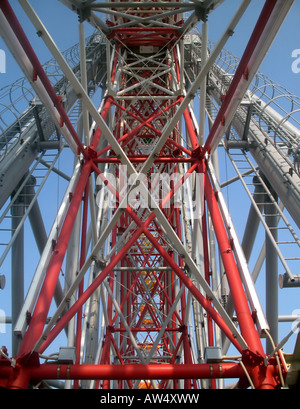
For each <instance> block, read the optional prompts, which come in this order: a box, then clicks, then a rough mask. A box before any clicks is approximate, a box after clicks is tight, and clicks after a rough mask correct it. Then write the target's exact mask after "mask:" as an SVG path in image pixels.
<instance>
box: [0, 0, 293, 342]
mask: <svg viewBox="0 0 300 409" xmlns="http://www.w3.org/2000/svg"><path fill="white" fill-rule="evenodd" d="M10 3H11V5H12V7H13V9H14V10H15V12H16V14H17V16H18V18H19V20H20V21H22V25H23V28H24V30H25V32H26V34H27V35H28V37H29V39H30V41H31V43H32V46H33V48H34V49H35V51H36V53H37V55H38V57H39V58H40V61H41V62H42V63H43V62H46V61H47V60H49V59H50V58H51V55H50V53H49V51H48V50H47V49H46V47H45V46H44V44H43V42H42V40H41V39H40V38H39V37H38V36H37V35H36V32H35V29H34V28H33V27H32V25H31V23H30V22H29V21H28V19H27V17H26V15H25V14H24V12H23V11H22V9H21V7H20V6H19V4H18V1H17V0H12V1H11V2H10ZM30 3H31V4H32V6H33V7H34V8H35V10H36V11H37V13H38V15H39V16H40V18H41V20H42V21H43V23H44V24H45V26H46V28H47V29H48V31H49V32H50V34H51V35H52V36H53V38H54V40H55V41H56V43H57V44H58V46H59V48H60V49H61V50H65V49H66V48H68V47H70V46H72V45H73V44H75V43H77V42H78V18H77V16H76V15H75V13H73V12H71V11H70V10H69V9H67V8H66V7H65V6H63V5H62V4H61V3H60V2H59V1H57V0H48V1H41V0H32V1H31V2H30ZM240 3H241V1H240V0H231V1H229V0H227V1H225V2H224V3H223V4H222V5H221V6H220V7H219V8H218V9H217V10H215V11H214V12H213V13H212V14H211V15H210V17H209V20H208V23H209V38H210V39H211V40H212V41H218V39H219V38H220V36H221V34H222V33H223V32H224V29H225V28H226V26H227V24H228V22H229V21H230V19H231V17H232V15H233V12H234V10H236V9H237V7H238V5H239V4H240ZM263 4H264V2H263V1H262V0H252V2H251V5H250V6H249V8H248V10H247V12H246V15H245V16H244V17H243V19H242V21H241V22H240V24H239V25H238V27H237V29H236V31H235V34H234V36H233V37H232V38H230V40H229V41H228V43H227V45H226V49H228V50H229V51H231V52H232V53H233V54H235V55H236V56H237V57H241V55H242V52H243V50H244V48H245V46H246V44H247V41H248V39H249V36H250V34H251V31H252V29H253V26H254V24H255V22H256V20H257V17H258V15H259V12H260V10H261V8H262V6H263ZM299 18H300V0H295V3H294V5H293V7H292V10H291V11H290V13H289V15H288V17H287V19H286V21H285V22H284V24H283V27H282V29H281V30H280V32H279V34H278V36H277V38H276V39H275V41H274V43H273V45H272V47H271V49H270V51H269V52H268V54H267V56H266V59H265V61H264V62H263V64H262V66H261V68H260V71H261V72H263V73H264V74H266V75H267V76H269V77H270V78H271V79H273V80H274V81H275V82H277V83H279V84H281V85H282V86H284V87H286V88H287V89H288V90H289V91H291V92H292V93H294V94H296V95H298V96H300V74H295V73H293V71H292V63H293V58H292V52H293V50H295V49H300V29H299ZM92 32H93V29H92V28H91V27H90V26H89V25H87V24H86V34H87V35H89V34H91V33H92ZM0 49H3V50H4V51H5V53H6V73H5V74H0V88H2V87H3V86H5V85H7V84H10V83H12V82H13V81H14V80H16V79H17V78H19V77H21V76H22V73H21V71H20V69H19V68H18V66H17V64H16V63H15V61H14V59H13V57H12V56H11V55H10V53H9V51H8V50H7V47H6V45H5V43H4V42H3V40H2V39H1V38H0ZM0 274H1V272H0ZM2 294H3V293H2ZM2 294H1V293H0V297H1V298H0V309H1V304H2V300H3V299H2ZM293 294H295V291H293ZM286 313H287V314H291V313H292V311H288V312H286ZM286 328H287V332H288V330H289V329H288V327H286ZM1 337H2V334H1Z"/></svg>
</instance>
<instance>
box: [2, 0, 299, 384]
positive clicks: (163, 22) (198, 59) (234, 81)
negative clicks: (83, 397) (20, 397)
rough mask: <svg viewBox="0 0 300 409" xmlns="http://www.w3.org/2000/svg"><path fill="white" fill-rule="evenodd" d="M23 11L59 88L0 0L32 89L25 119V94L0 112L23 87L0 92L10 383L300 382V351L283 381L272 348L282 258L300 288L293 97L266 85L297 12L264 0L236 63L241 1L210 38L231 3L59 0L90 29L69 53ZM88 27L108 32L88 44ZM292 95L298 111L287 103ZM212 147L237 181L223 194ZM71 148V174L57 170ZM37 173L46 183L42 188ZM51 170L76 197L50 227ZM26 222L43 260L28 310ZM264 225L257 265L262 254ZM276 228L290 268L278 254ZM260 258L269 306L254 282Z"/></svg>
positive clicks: (280, 357) (69, 197) (7, 36)
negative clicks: (245, 204) (44, 202)
mask: <svg viewBox="0 0 300 409" xmlns="http://www.w3.org/2000/svg"><path fill="white" fill-rule="evenodd" d="M19 3H20V4H21V6H22V7H23V9H24V11H25V12H26V13H27V15H28V17H29V19H30V20H31V22H32V24H33V26H34V27H35V29H36V31H37V32H38V34H39V36H40V37H41V39H42V40H43V41H44V42H45V44H46V46H47V47H48V48H49V50H50V52H51V53H52V55H53V58H54V59H53V61H52V62H51V63H50V64H49V65H48V66H49V67H53V62H55V65H54V66H55V68H54V76H53V74H52V72H51V71H48V68H47V66H46V67H43V66H42V65H41V64H40V62H39V60H38V56H37V55H36V53H35V51H34V49H33V47H32V46H31V44H30V42H29V41H28V39H27V37H26V33H25V32H24V31H23V29H22V26H21V24H20V22H19V21H18V19H17V17H16V15H15V14H14V11H13V9H12V7H11V6H10V5H9V2H8V1H7V0H3V1H2V2H1V4H0V33H1V36H2V37H3V38H4V40H5V41H6V43H7V45H8V47H10V49H11V51H12V53H13V54H14V56H15V58H16V61H17V62H18V64H19V65H20V66H21V68H22V69H23V71H24V73H25V75H26V77H27V81H28V85H24V84H25V83H22V85H19V84H18V85H17V89H18V92H19V91H21V93H22V96H26V98H27V99H28V100H29V101H30V107H29V108H26V109H25V108H24V109H23V108H17V102H19V98H16V102H13V103H11V104H8V103H5V102H3V101H4V100H5V96H6V95H8V96H11V95H12V91H13V90H14V87H11V88H10V89H7V90H6V89H5V90H3V93H2V96H3V98H2V105H1V107H3V108H1V109H2V111H1V112H0V114H1V121H2V122H1V131H2V135H1V153H2V156H1V162H0V167H1V174H2V175H3V179H4V181H3V185H2V186H1V189H2V191H3V195H2V202H3V203H1V204H2V205H5V206H4V210H3V211H2V214H1V219H0V221H1V227H2V228H3V230H2V231H3V232H4V229H7V230H8V228H7V227H6V225H5V223H6V219H7V217H8V216H9V214H10V215H11V218H12V226H11V227H12V230H13V233H12V234H11V238H10V239H9V240H8V241H7V243H4V246H3V248H4V251H3V253H2V256H1V260H0V264H2V263H4V261H6V257H7V254H9V252H10V251H11V254H12V259H13V263H12V267H11V269H12V293H13V299H12V304H13V312H12V317H11V322H12V338H13V342H12V353H10V352H9V351H7V350H6V349H5V348H2V349H1V358H0V385H1V386H3V387H5V388H28V387H30V386H34V387H40V388H44V387H49V388H51V387H53V388H57V387H62V388H74V389H78V388H86V389H93V388H97V389H99V388H101V389H112V388H114V389H137V388H141V389H148V388H149V389H172V388H174V389H177V388H178V389H179V388H184V389H209V388H211V389H215V388H223V387H225V380H226V379H233V380H235V382H236V383H235V384H234V385H233V386H232V387H236V388H248V387H252V388H258V389H277V388H281V387H284V386H285V385H288V386H291V385H294V384H295V383H297V370H295V371H294V369H293V365H295V362H296V357H297V354H298V349H297V347H296V350H295V355H294V357H295V360H294V361H293V359H290V363H291V364H292V370H291V371H290V372H288V368H287V364H286V359H285V356H284V354H283V353H282V350H281V344H280V343H279V346H280V347H278V348H276V346H275V344H278V341H279V340H278V339H277V338H278V310H277V304H278V302H277V292H278V290H277V288H278V281H279V278H278V268H277V259H279V260H280V262H281V264H282V266H283V268H284V272H285V274H284V275H282V276H281V277H280V280H281V281H280V284H281V286H282V287H291V286H297V285H298V282H299V277H298V276H297V275H296V274H295V272H296V271H297V265H298V262H299V257H297V251H299V238H298V233H297V226H298V227H299V220H300V217H299V208H300V207H299V197H300V195H299V132H300V131H299V121H297V115H295V114H297V111H298V110H299V100H298V99H297V98H296V97H294V96H291V95H290V94H289V95H286V94H285V92H283V93H281V94H280V93H279V92H281V90H280V89H279V88H280V87H279V86H277V85H275V84H271V83H270V82H269V80H268V79H266V78H265V77H263V76H262V75H261V74H257V71H258V68H259V65H260V63H261V62H262V60H263V58H264V56H265V54H266V52H267V50H268V48H269V47H270V45H271V43H272V41H273V39H274V37H275V35H276V33H277V31H278V30H279V29H280V26H281V24H282V22H283V21H284V19H285V16H286V14H287V13H288V11H289V10H290V8H291V7H292V4H293V1H291V0H289V1H282V0H277V1H275V0H266V1H265V2H264V5H263V6H262V9H261V12H260V14H259V13H258V20H257V24H256V25H255V26H254V27H253V34H252V35H251V37H250V39H249V41H248V44H247V46H246V48H245V52H244V54H243V56H242V58H241V60H236V59H234V57H233V56H232V55H231V54H230V53H228V52H227V51H224V46H225V44H226V41H227V40H228V38H229V37H231V36H232V35H233V32H234V30H235V27H236V26H237V25H238V23H239V21H240V19H241V18H242V16H243V15H244V13H246V11H247V8H248V6H249V3H250V0H244V1H242V2H241V5H240V6H239V8H238V9H237V10H236V11H235V13H234V15H233V17H232V20H231V22H230V23H229V25H228V27H227V28H226V29H225V31H224V34H223V35H222V36H221V38H220V40H219V42H218V43H217V44H210V43H209V42H208V38H207V26H208V23H209V18H210V13H213V11H214V9H215V8H216V7H218V6H219V4H220V3H222V1H213V0H203V1H187V2H185V1H184V2H180V1H152V2H147V1H107V2H86V1H80V0H62V3H63V4H65V5H66V6H67V7H69V8H70V9H71V10H73V11H75V12H76V13H77V14H78V16H79V20H80V22H79V46H78V48H74V49H72V51H71V52H70V51H69V52H67V53H65V54H62V53H61V52H60V50H59V49H58V47H57V45H56V44H55V42H54V41H53V39H52V38H51V36H50V34H49V33H48V31H47V29H46V27H45V26H44V24H43V23H42V22H41V20H40V18H39V16H38V15H37V14H36V12H35V11H34V9H33V8H32V7H31V5H30V4H29V2H28V1H27V0H19ZM104 15H105V17H103V16H104ZM86 22H88V23H90V24H91V25H92V26H94V28H95V29H96V32H95V34H94V35H93V36H92V37H90V38H89V39H88V40H87V41H86V40H85V33H84V27H85V26H84V24H85V23H86ZM199 22H201V23H199ZM198 23H199V24H201V27H202V31H201V34H200V33H199V32H197V31H195V29H194V27H195V26H196V25H197V24H198ZM73 50H76V53H75V55H76V57H74V53H73ZM104 63H105V65H104ZM50 78H51V81H50ZM98 88H99V89H100V91H101V95H100V96H99V93H98V91H97V89H98ZM269 90H271V93H270V94H269V93H268V91H269ZM278 90H279V92H278ZM276 92H278V94H276ZM277 95H278V97H277ZM282 95H284V96H285V97H287V98H288V100H289V101H291V104H292V108H291V109H289V108H286V105H285V104H278V99H279V98H280V97H281V96H282ZM196 96H197V97H198V96H199V104H198V105H199V121H198V120H197V118H196V114H195V111H194V107H195V104H196V103H198V102H197V101H196V98H195V97H196ZM22 98H23V97H22ZM10 99H11V98H10ZM99 100H100V102H99ZM279 107H280V108H282V107H283V110H281V111H280V110H279ZM6 115H8V116H9V117H10V118H9V120H8V119H5V116H6ZM12 116H13V117H14V118H13V119H12ZM206 120H208V126H206V125H205V123H206ZM2 124H3V125H2ZM24 143H25V144H24ZM25 148H27V149H25ZM29 148H30V149H29ZM218 148H220V149H222V151H224V152H225V153H226V155H227V157H228V158H229V160H230V161H231V163H232V165H233V168H234V169H235V172H236V177H235V178H234V179H233V180H229V181H226V182H225V183H222V182H221V181H220V178H219V174H218V164H217V161H218V159H217V152H218ZM66 152H67V158H68V159H67V160H68V161H69V163H71V165H72V169H71V172H70V174H66V173H65V172H63V171H62V170H61V169H60V168H57V167H56V163H57V161H61V160H65V159H64V155H65V154H66ZM49 153H51V154H52V157H51V159H49V158H48V159H47V157H45V155H47V154H49ZM70 153H72V155H71V158H70ZM68 155H69V156H68ZM235 155H239V158H238V159H237V157H236V156H235ZM23 157H25V158H26V160H22V161H20V164H19V165H18V166H17V167H14V163H15V162H16V160H19V159H20V158H23ZM73 165H74V166H73ZM39 166H42V169H43V172H44V173H43V176H40V179H41V180H42V182H41V183H40V182H39V183H36V179H37V169H39ZM275 171H276V172H275ZM53 173H57V174H58V176H59V177H60V178H62V179H64V180H65V181H66V182H67V187H66V191H65V194H64V196H63V198H62V201H61V204H60V207H59V208H58V209H57V214H56V217H55V220H54V222H53V226H52V229H51V228H50V229H49V232H47V233H46V231H45V230H46V229H45V227H44V225H43V217H42V216H41V214H40V212H41V211H43V210H44V209H43V208H42V209H40V208H39V206H38V198H39V194H40V191H41V190H42V188H43V187H44V184H46V183H48V182H49V181H50V179H51V178H50V174H51V175H52V174H53ZM247 178H251V182H249V179H247ZM237 180H238V181H240V182H241V183H242V186H243V187H244V189H245V192H246V194H247V196H248V199H249V203H250V205H251V207H250V211H249V217H248V223H247V225H246V227H245V233H244V238H243V240H240V239H239V237H238V234H237V232H236V230H235V228H234V225H233V221H232V218H231V216H230V213H229V210H228V207H227V204H226V201H225V198H224V194H223V189H222V188H224V187H225V186H228V185H231V184H232V183H234V182H236V181H237ZM12 192H14V193H13V194H12ZM279 199H280V201H279ZM49 201H50V202H51V203H52V204H53V198H51V199H50V200H49ZM51 203H50V204H51ZM27 216H28V217H29V218H30V222H31V225H32V229H33V231H34V233H35V238H36V241H37V244H38V246H39V252H40V258H39V261H38V263H37V266H36V270H35V272H34V274H32V276H31V278H30V282H29V285H28V291H27V295H26V297H25V299H23V292H24V284H23V282H24V266H22V264H23V255H22V253H24V249H23V247H24V227H25V223H26V220H27ZM291 220H292V224H291ZM259 223H261V225H262V226H263V228H264V229H265V247H264V248H263V250H262V253H261V254H260V255H258V254H257V251H256V249H255V250H253V247H254V242H255V240H256V233H257V228H258V224H259ZM280 229H281V230H283V229H284V233H286V234H287V235H288V236H289V239H285V241H286V243H289V248H290V247H291V246H295V248H296V250H294V255H295V256H293V257H290V258H289V256H288V255H286V253H285V252H284V250H282V249H281V244H284V243H283V242H280V239H279V238H278V237H279V230H280ZM286 243H285V244H286ZM253 252H255V255H254V256H253ZM251 253H252V257H254V258H256V260H257V263H256V266H255V269H254V272H253V273H252V274H251V273H250V267H249V260H250V255H251ZM264 259H265V260H266V276H267V278H266V280H267V288H268V291H267V308H266V311H265V310H264V308H263V307H262V305H261V301H260V299H259V296H258V294H257V290H256V288H255V281H256V278H257V276H258V273H259V271H260V270H261V266H262V262H263V260H264ZM295 263H296V264H295ZM295 265H296V267H295ZM264 338H267V339H268V342H267V345H266V346H265V345H264ZM61 380H63V381H64V382H60V381H61Z"/></svg>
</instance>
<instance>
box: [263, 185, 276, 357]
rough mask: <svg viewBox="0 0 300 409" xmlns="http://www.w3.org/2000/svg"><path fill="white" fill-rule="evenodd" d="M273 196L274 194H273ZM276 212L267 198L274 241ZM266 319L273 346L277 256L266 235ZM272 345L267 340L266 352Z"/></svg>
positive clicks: (268, 215) (274, 337)
mask: <svg viewBox="0 0 300 409" xmlns="http://www.w3.org/2000/svg"><path fill="white" fill-rule="evenodd" d="M273 194H274V196H275V197H276V195H275V192H273ZM276 214H277V211H276V206H275V203H274V202H272V201H271V200H270V199H269V198H267V200H266V203H265V217H266V223H267V225H268V227H269V229H270V231H271V234H272V236H273V237H274V240H275V241H277V236H278V234H277V217H276ZM266 318H267V321H268V323H269V326H270V334H271V337H272V338H273V341H274V343H275V344H277V343H278V256H277V252H276V249H275V248H274V245H273V244H272V242H271V239H270V238H269V236H268V234H266ZM273 349H274V348H273V346H272V343H271V342H270V340H269V339H267V344H266V352H267V354H270V353H271V352H272V351H273Z"/></svg>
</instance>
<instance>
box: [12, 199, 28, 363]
mask: <svg viewBox="0 0 300 409" xmlns="http://www.w3.org/2000/svg"><path fill="white" fill-rule="evenodd" d="M24 213H25V205H24V202H23V200H22V198H21V197H20V196H19V198H18V199H17V200H16V202H15V203H14V204H13V206H12V209H11V216H12V222H11V227H12V234H14V231H15V230H16V229H17V228H18V225H19V223H20V221H21V220H22V217H23V216H24ZM11 264H12V267H11V299H12V306H11V309H12V328H14V326H15V324H16V322H17V319H18V316H19V314H20V311H21V309H22V306H23V303H24V226H22V227H21V229H20V231H19V233H18V236H17V238H16V239H15V241H14V243H13V245H12V252H11ZM19 346H20V339H18V338H17V337H16V336H15V335H14V332H13V331H12V355H13V356H15V355H17V353H18V350H19Z"/></svg>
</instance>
